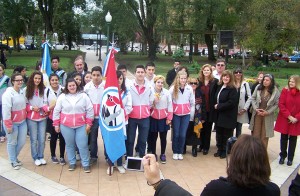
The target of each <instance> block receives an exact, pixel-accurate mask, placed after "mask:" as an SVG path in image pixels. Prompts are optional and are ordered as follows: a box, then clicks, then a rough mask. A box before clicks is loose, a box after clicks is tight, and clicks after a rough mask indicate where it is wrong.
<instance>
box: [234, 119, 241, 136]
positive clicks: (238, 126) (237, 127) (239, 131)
mask: <svg viewBox="0 0 300 196" xmlns="http://www.w3.org/2000/svg"><path fill="white" fill-rule="evenodd" d="M242 127H243V123H239V122H236V127H235V137H239V136H240V135H241V134H242Z"/></svg>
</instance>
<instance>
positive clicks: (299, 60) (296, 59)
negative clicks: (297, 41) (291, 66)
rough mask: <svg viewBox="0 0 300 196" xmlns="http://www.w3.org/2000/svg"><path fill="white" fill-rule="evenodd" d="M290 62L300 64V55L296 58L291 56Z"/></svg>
mask: <svg viewBox="0 0 300 196" xmlns="http://www.w3.org/2000/svg"><path fill="white" fill-rule="evenodd" d="M290 61H296V62H297V63H298V62H300V54H295V55H294V56H290Z"/></svg>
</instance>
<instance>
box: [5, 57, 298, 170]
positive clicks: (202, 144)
mask: <svg viewBox="0 0 300 196" xmlns="http://www.w3.org/2000/svg"><path fill="white" fill-rule="evenodd" d="M51 61H52V71H53V73H52V74H51V75H50V76H49V83H50V87H47V88H45V86H44V83H43V74H42V73H41V72H39V71H34V72H33V73H32V74H31V76H30V77H29V79H28V82H27V84H26V85H27V86H26V87H25V88H24V89H23V85H24V75H22V70H21V71H20V72H17V73H14V74H13V75H12V77H11V79H10V82H8V80H5V81H7V83H11V85H12V87H8V88H7V89H6V91H5V92H4V94H3V96H2V105H1V106H2V115H3V124H4V130H5V131H6V133H7V140H8V141H7V149H8V154H9V158H10V161H11V164H12V167H13V168H14V169H19V168H20V166H21V165H22V163H21V162H20V161H19V160H18V158H17V157H18V154H19V152H20V150H21V149H22V146H23V145H24V144H25V140H26V131H24V130H27V126H28V130H29V133H30V141H31V155H32V158H33V160H34V163H35V164H36V165H37V166H39V165H44V164H46V160H45V159H44V148H45V132H46V130H47V131H49V132H50V134H51V140H50V150H51V160H52V162H53V163H60V164H62V165H64V164H66V161H65V160H64V153H65V148H66V151H67V156H68V161H69V171H73V170H75V169H76V158H77V156H78V157H80V159H81V163H82V167H83V170H84V172H87V173H88V172H90V165H92V164H93V163H95V162H97V159H98V144H97V141H98V131H99V113H100V111H99V110H100V103H101V99H102V94H103V91H104V86H105V81H104V80H102V69H101V67H99V66H96V67H93V68H92V70H91V72H88V71H87V70H86V69H84V67H85V66H86V65H85V63H84V60H83V58H82V57H78V58H76V59H75V61H74V67H75V71H74V72H72V73H70V74H67V73H65V72H64V71H63V70H61V69H60V68H59V58H58V57H53V58H52V60H51ZM225 67H226V65H225V62H224V61H222V60H219V61H218V62H217V64H216V69H217V71H218V72H217V73H215V72H214V70H213V66H211V65H209V64H205V65H203V66H202V68H201V70H200V72H199V77H198V78H193V77H189V73H188V69H187V68H186V67H184V66H180V62H175V63H174V69H172V70H170V71H169V72H168V74H167V76H166V79H165V77H164V76H162V75H155V74H154V72H155V64H154V63H152V62H149V63H147V64H146V66H143V65H137V66H136V67H135V73H134V75H135V79H133V80H129V79H127V78H126V74H127V68H126V66H125V65H119V66H118V68H117V78H118V84H119V93H120V95H121V97H122V104H123V106H124V112H125V114H126V132H127V139H126V141H125V145H126V156H134V151H135V155H136V156H139V157H144V155H145V152H146V151H147V152H148V153H152V154H155V155H157V153H156V143H157V138H158V135H159V136H160V144H161V152H160V156H159V160H160V161H161V163H166V161H167V160H166V153H165V152H166V146H167V132H168V130H169V129H170V125H171V126H172V151H173V156H172V158H173V159H174V160H183V159H184V156H183V155H184V154H185V153H186V145H191V146H192V155H193V156H194V157H196V156H197V152H199V151H200V152H201V151H202V152H203V155H207V154H208V152H209V148H210V140H211V131H212V125H213V123H215V129H216V141H217V148H218V151H217V152H216V153H215V154H214V156H215V157H220V158H225V157H226V142H227V140H228V138H230V137H231V136H233V131H234V129H236V136H237V137H238V136H239V135H240V134H241V129H242V124H243V123H249V119H251V121H250V129H251V130H252V134H253V136H255V137H258V138H260V139H261V140H262V141H263V143H264V145H265V147H267V144H268V138H269V137H272V136H273V135H274V132H273V129H274V124H273V122H274V120H275V119H274V118H275V117H274V112H275V110H276V108H277V107H278V102H279V108H280V112H279V117H278V119H280V118H282V120H281V121H282V122H283V121H284V123H277V124H276V126H275V130H277V131H280V132H282V136H281V153H280V156H281V161H280V164H283V163H284V159H285V158H286V157H288V165H291V164H292V160H293V156H294V151H295V147H296V141H297V135H299V133H300V129H299V120H298V119H299V118H300V117H299V114H300V113H299V111H300V106H299V105H300V103H299V102H300V101H299V100H300V99H299V96H300V93H299V76H291V77H290V79H289V82H288V87H287V88H285V89H284V90H283V92H282V94H281V97H280V101H279V91H278V89H277V87H276V85H275V81H274V77H273V76H272V75H270V74H263V73H260V74H259V78H258V82H257V84H255V85H253V86H252V88H253V89H254V90H252V92H251V89H250V85H249V84H248V83H247V82H245V81H244V77H243V72H242V70H241V69H239V68H238V69H236V70H234V72H231V71H229V70H225ZM222 69H223V70H222ZM220 70H222V72H220ZM3 76H4V75H3V74H2V77H1V69H0V80H1V78H3ZM0 82H1V84H2V80H1V81H0ZM166 82H167V83H168V84H169V85H170V88H169V89H166V88H165V87H164V84H165V83H166ZM284 94H286V96H284ZM290 103H294V104H293V105H292V106H291V105H290ZM249 108H252V109H251V111H252V117H251V118H250V117H249V115H248V112H247V111H248V110H249ZM285 122H286V123H285ZM283 124H284V125H283ZM291 129H292V130H293V131H291ZM137 130H138V137H137V144H136V146H134V142H135V139H136V133H137ZM58 138H59V139H60V158H59V160H58V159H57V157H56V154H55V151H56V143H57V139H58ZM288 140H289V143H290V144H289V152H288V153H287V152H286V150H287V143H288ZM146 148H147V149H146ZM104 151H105V149H104ZM156 157H157V156H156ZM105 158H106V159H107V160H108V162H110V160H109V158H108V157H107V155H106V153H105ZM157 159H158V158H157ZM111 164H113V163H111ZM117 169H118V170H119V172H120V173H125V169H124V167H123V165H122V157H120V159H118V161H117ZM110 170H113V167H109V168H108V170H107V173H108V174H110V173H112V172H113V171H110Z"/></svg>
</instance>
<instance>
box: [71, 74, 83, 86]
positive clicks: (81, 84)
mask: <svg viewBox="0 0 300 196" xmlns="http://www.w3.org/2000/svg"><path fill="white" fill-rule="evenodd" d="M76 76H80V78H81V83H80V85H78V88H79V90H82V89H83V84H84V78H82V76H81V74H80V73H78V72H77V71H76V72H74V73H73V74H72V76H71V78H73V79H74V80H75V77H76ZM75 81H76V80H75ZM76 83H77V82H76Z"/></svg>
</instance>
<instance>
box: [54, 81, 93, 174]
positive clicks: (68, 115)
mask: <svg viewBox="0 0 300 196" xmlns="http://www.w3.org/2000/svg"><path fill="white" fill-rule="evenodd" d="M93 120H94V110H93V105H92V102H91V100H90V98H89V97H88V96H87V94H86V93H84V92H82V91H80V89H79V87H78V84H77V83H76V81H75V80H74V79H73V78H69V79H67V82H66V86H65V91H64V93H62V94H61V95H60V96H59V97H58V99H57V102H56V105H55V108H54V111H53V125H54V127H55V131H56V132H58V133H59V132H60V131H61V133H62V135H63V137H64V138H65V142H66V149H67V155H68V160H69V164H70V165H69V171H74V170H75V168H76V158H75V146H76V145H77V147H78V149H79V152H80V157H81V164H82V167H83V171H84V172H85V173H89V172H90V161H89V149H88V134H89V132H90V129H91V126H92V122H93Z"/></svg>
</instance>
